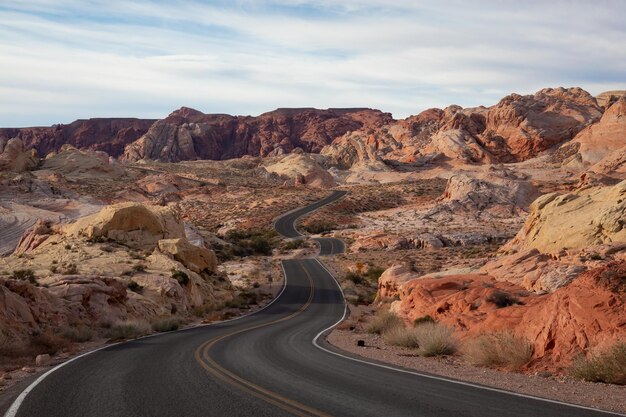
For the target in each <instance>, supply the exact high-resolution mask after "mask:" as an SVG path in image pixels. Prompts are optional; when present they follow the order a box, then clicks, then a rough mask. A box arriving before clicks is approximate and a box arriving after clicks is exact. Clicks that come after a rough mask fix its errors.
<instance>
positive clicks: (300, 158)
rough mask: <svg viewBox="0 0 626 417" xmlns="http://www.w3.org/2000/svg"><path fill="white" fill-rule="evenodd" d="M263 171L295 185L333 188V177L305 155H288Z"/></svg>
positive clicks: (310, 157) (311, 157) (309, 156)
mask: <svg viewBox="0 0 626 417" xmlns="http://www.w3.org/2000/svg"><path fill="white" fill-rule="evenodd" d="M265 170H266V171H267V172H270V173H275V174H277V175H279V176H283V177H287V178H290V179H291V180H292V181H294V183H295V184H303V185H309V186H311V187H316V188H331V187H334V186H335V180H334V179H333V176H332V175H331V174H330V173H329V172H328V171H327V170H325V169H324V168H323V167H322V166H321V165H320V164H319V163H318V162H317V161H316V160H315V159H314V158H313V156H311V155H307V154H289V155H287V156H285V157H284V158H282V159H281V160H280V161H278V162H276V163H273V164H270V165H267V166H265Z"/></svg>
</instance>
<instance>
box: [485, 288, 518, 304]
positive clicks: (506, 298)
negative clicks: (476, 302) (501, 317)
mask: <svg viewBox="0 0 626 417" xmlns="http://www.w3.org/2000/svg"><path fill="white" fill-rule="evenodd" d="M486 300H487V301H488V302H490V303H493V304H495V305H496V307H498V308H503V307H508V306H512V305H514V304H521V302H520V300H518V299H517V298H515V297H514V296H513V295H511V294H509V293H506V292H504V291H494V292H492V293H491V294H490V295H489V296H488V297H487V298H486Z"/></svg>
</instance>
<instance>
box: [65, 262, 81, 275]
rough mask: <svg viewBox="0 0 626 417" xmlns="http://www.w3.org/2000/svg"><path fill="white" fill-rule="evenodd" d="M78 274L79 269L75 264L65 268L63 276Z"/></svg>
mask: <svg viewBox="0 0 626 417" xmlns="http://www.w3.org/2000/svg"><path fill="white" fill-rule="evenodd" d="M76 274H78V267H77V266H76V264H74V263H70V264H67V265H65V266H64V268H63V275H76Z"/></svg>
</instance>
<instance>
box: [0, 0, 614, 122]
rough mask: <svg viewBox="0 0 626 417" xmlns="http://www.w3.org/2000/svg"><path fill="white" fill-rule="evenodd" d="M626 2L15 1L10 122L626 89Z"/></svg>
mask: <svg viewBox="0 0 626 417" xmlns="http://www.w3.org/2000/svg"><path fill="white" fill-rule="evenodd" d="M625 12H626V3H624V2H621V1H609V0H606V1H597V2H594V3H593V4H592V5H590V4H589V3H587V2H583V1H573V0H570V1H555V2H549V3H546V2H540V1H529V2H523V3H519V4H514V3H512V2H501V1H495V0H493V1H488V0H482V1H477V2H471V3H470V2H461V1H438V2H426V1H401V0H391V1H390V0H385V1H382V0H359V1H356V0H344V1H342V2H335V1H330V0H308V1H307V0H294V1H288V0H276V1H260V0H240V1H234V2H233V1H215V2H211V3H210V4H207V3H204V2H189V1H185V2H183V1H168V2H161V1H147V0H138V1H134V2H125V1H119V0H111V1H109V2H99V1H93V0H87V1H72V0H56V1H53V0H49V1H48V0H29V1H23V2H15V3H14V4H12V5H11V6H0V56H2V57H3V65H2V66H0V94H2V97H3V100H2V101H0V125H2V126H10V125H33V124H52V123H56V122H69V121H71V120H73V119H75V118H84V117H105V116H135V117H163V116H164V115H166V114H168V113H169V112H170V111H171V110H173V109H174V108H176V107H180V106H182V105H186V106H192V107H196V108H198V109H199V110H202V111H206V112H229V113H235V114H258V113H261V112H264V111H268V110H271V109H273V108H276V107H287V106H315V107H339V106H359V107H361V106H369V107H377V108H381V109H382V110H385V111H390V112H392V113H393V114H394V116H395V117H406V116H408V115H409V114H415V113H417V112H419V111H421V110H423V109H425V108H428V107H432V106H439V107H442V106H445V105H448V104H452V103H456V104H459V105H463V106H474V105H478V104H485V105H489V104H493V103H495V102H496V101H497V100H498V99H499V98H501V97H502V96H503V95H505V94H508V93H510V92H513V91H515V92H519V93H530V92H533V91H535V90H537V89H539V88H542V87H545V86H559V85H564V86H571V85H580V86H581V87H583V88H585V89H587V90H589V91H590V92H592V93H599V92H600V91H603V90H607V89H621V88H625V86H626V75H625V74H626V56H625V55H624V54H623V50H622V49H623V45H624V44H626V28H625V27H624V26H623V22H622V16H624V14H625Z"/></svg>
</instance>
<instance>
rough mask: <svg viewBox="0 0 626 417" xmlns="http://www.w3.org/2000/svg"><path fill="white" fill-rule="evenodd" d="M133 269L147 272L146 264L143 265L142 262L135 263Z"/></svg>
mask: <svg viewBox="0 0 626 417" xmlns="http://www.w3.org/2000/svg"><path fill="white" fill-rule="evenodd" d="M133 271H135V272H146V267H145V265H142V264H137V265H133Z"/></svg>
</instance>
